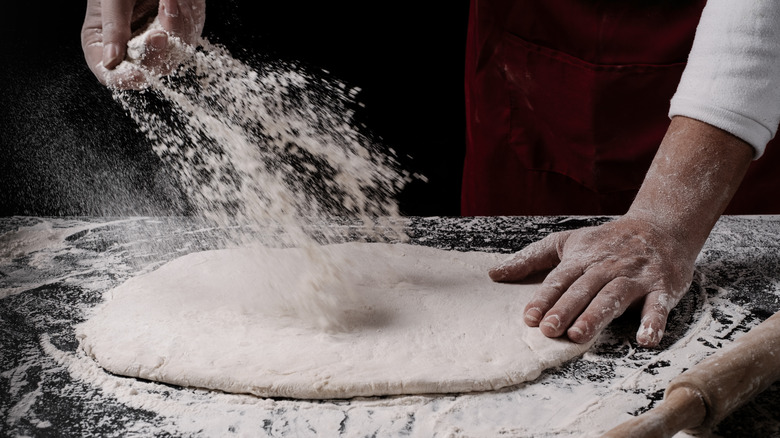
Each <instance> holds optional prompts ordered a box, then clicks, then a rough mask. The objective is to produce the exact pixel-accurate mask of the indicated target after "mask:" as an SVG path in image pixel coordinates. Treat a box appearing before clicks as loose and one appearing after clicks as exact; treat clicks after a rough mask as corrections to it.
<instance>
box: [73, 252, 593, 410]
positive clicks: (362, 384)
mask: <svg viewBox="0 0 780 438" xmlns="http://www.w3.org/2000/svg"><path fill="white" fill-rule="evenodd" d="M323 248H324V250H325V251H326V252H327V254H328V255H329V257H330V258H332V260H337V261H339V263H338V265H337V266H340V267H341V268H340V269H337V270H335V271H333V270H331V271H329V272H330V273H331V274H333V273H334V272H336V273H337V275H332V276H331V277H330V279H327V278H326V280H325V281H322V282H319V281H317V279H316V278H315V277H314V276H311V274H307V272H308V271H307V269H306V266H307V260H309V258H308V257H307V255H306V252H305V251H303V250H301V249H295V248H292V249H262V250H261V249H257V248H255V249H230V250H218V251H207V252H201V253H194V254H189V255H186V256H184V257H181V258H179V259H177V260H174V261H172V262H170V263H167V264H165V265H163V266H162V267H160V268H159V269H157V270H156V271H154V272H151V273H148V274H144V275H140V276H138V277H135V278H132V279H131V280H129V281H127V282H126V283H124V284H123V285H121V286H119V287H118V288H116V289H114V290H112V291H110V293H109V294H108V295H109V297H108V300H107V302H106V304H104V305H103V306H102V307H101V308H99V309H98V310H97V312H96V314H95V315H94V316H93V317H92V318H90V319H89V320H88V321H86V322H85V323H83V324H81V325H80V326H78V328H77V335H78V337H79V339H80V343H81V348H82V349H83V350H84V351H85V352H86V353H87V354H89V355H90V356H92V357H94V358H95V359H96V360H97V362H98V363H99V364H100V365H101V366H102V367H104V368H105V369H107V370H108V371H110V372H112V373H115V374H120V375H125V376H132V377H140V378H144V379H150V380H156V381H160V382H166V383H170V384H175V385H182V386H194V387H201V388H210V389H216V390H221V391H227V392H236V393H251V394H256V395H259V396H269V397H277V396H278V397H292V398H304V399H322V398H349V397H355V396H372V395H389V394H418V393H453V392H466V391H483V390H491V389H497V388H501V387H505V386H509V385H514V384H518V383H521V382H524V381H527V380H531V379H534V378H536V377H537V376H538V375H539V374H540V373H541V372H542V370H544V369H545V368H548V367H553V366H557V365H559V364H561V363H562V362H564V361H566V360H568V359H570V358H573V357H575V356H577V355H579V354H581V353H583V352H584V351H585V350H586V349H587V348H588V347H589V345H578V344H574V343H571V342H569V341H566V340H560V339H549V338H546V337H544V336H543V335H542V334H541V333H540V332H539V330H538V329H536V328H529V327H527V326H526V325H525V324H524V323H523V320H522V317H521V315H522V310H523V307H524V306H525V303H526V302H527V301H528V300H529V299H530V297H531V295H532V293H533V291H534V289H535V287H536V285H533V284H525V285H518V284H500V283H494V282H492V281H490V279H489V278H488V276H487V270H488V268H489V267H491V266H493V265H495V264H497V263H498V262H500V261H501V258H502V257H501V256H500V255H498V254H489V253H477V252H470V253H463V252H454V251H443V250H437V249H432V248H428V247H422V246H412V245H405V244H397V245H391V244H378V243H346V244H339V245H331V246H327V247H323ZM307 275H309V276H308V277H307ZM338 285H346V287H347V289H349V290H350V291H351V292H350V293H349V294H344V293H343V291H342V290H335V289H334V290H328V287H331V288H332V287H337V286H338ZM301 288H303V289H306V288H308V289H309V293H314V294H319V295H321V296H331V297H340V298H338V299H335V300H331V301H330V303H331V304H334V303H336V304H338V311H339V312H340V313H339V314H338V315H336V316H337V319H338V320H339V325H337V326H331V327H336V329H333V328H331V329H330V330H323V329H322V327H321V326H320V325H319V324H318V323H317V322H316V321H312V319H311V318H310V317H308V316H306V315H309V316H310V315H311V312H310V310H311V309H309V311H308V312H309V313H307V311H306V310H305V309H303V310H302V308H301V304H302V303H301V302H300V300H301V299H302V298H305V297H306V295H296V294H294V292H295V291H297V290H299V289H301ZM289 294H292V295H293V297H297V298H294V299H292V300H290V299H288V295H289ZM345 297H346V298H345ZM296 299H297V300H298V301H296ZM304 301H306V300H305V299H304Z"/></svg>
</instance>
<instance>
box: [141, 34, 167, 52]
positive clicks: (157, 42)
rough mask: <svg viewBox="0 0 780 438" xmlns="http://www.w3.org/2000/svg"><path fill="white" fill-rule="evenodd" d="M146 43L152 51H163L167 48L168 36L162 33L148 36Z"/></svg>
mask: <svg viewBox="0 0 780 438" xmlns="http://www.w3.org/2000/svg"><path fill="white" fill-rule="evenodd" d="M146 41H147V42H148V43H149V45H150V46H151V47H152V48H153V49H154V50H165V48H166V47H168V35H166V34H165V33H164V32H159V33H155V34H152V35H149V37H148V38H147V40H146Z"/></svg>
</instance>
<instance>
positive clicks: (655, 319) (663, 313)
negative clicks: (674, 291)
mask: <svg viewBox="0 0 780 438" xmlns="http://www.w3.org/2000/svg"><path fill="white" fill-rule="evenodd" d="M676 304H677V299H675V298H673V297H672V295H671V294H669V293H668V292H666V291H663V292H661V291H656V292H651V293H650V294H648V295H647V297H646V298H645V303H644V305H643V306H642V320H641V322H640V324H639V331H637V333H636V341H637V342H638V343H639V345H641V346H643V347H657V346H658V344H659V343H660V342H661V339H662V338H663V337H664V330H665V329H666V319H667V318H668V317H669V312H670V311H671V310H672V308H673V307H674V306H675V305H676Z"/></svg>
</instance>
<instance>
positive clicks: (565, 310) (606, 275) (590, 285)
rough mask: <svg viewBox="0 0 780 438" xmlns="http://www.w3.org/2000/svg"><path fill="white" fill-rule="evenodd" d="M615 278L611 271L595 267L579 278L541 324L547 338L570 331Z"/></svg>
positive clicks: (540, 327)
mask: <svg viewBox="0 0 780 438" xmlns="http://www.w3.org/2000/svg"><path fill="white" fill-rule="evenodd" d="M613 278H614V274H613V273H612V272H610V270H609V269H604V268H601V267H598V266H597V267H595V268H592V269H589V270H588V271H586V272H585V273H584V274H583V275H582V276H580V277H578V278H577V279H576V280H574V282H573V283H572V284H571V285H570V286H569V287H568V288H567V289H566V290H565V291H564V293H563V294H562V295H561V297H560V298H558V300H557V301H556V302H555V304H554V305H553V306H552V308H551V309H550V310H548V311H547V313H545V315H544V319H542V321H541V322H540V323H539V329H540V330H541V331H542V333H543V334H544V335H545V336H548V337H551V338H557V337H559V336H561V335H563V334H564V333H566V331H567V330H568V329H569V327H570V326H571V325H572V323H573V322H574V320H576V319H577V318H578V317H579V316H580V314H581V313H582V311H583V310H585V309H586V308H587V307H588V305H589V304H590V303H591V301H592V300H593V298H594V297H595V296H596V295H597V294H599V293H600V292H601V291H602V288H603V287H604V286H605V285H606V284H607V283H609V282H610V280H612V279H613Z"/></svg>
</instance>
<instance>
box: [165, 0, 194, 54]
mask: <svg viewBox="0 0 780 438" xmlns="http://www.w3.org/2000/svg"><path fill="white" fill-rule="evenodd" d="M204 10H205V4H204V3H203V2H202V1H199V0H161V1H160V6H159V11H158V14H157V16H158V17H159V20H160V24H161V25H162V27H163V29H165V30H166V31H168V32H170V33H171V34H172V35H175V36H177V37H179V38H181V39H182V41H184V42H185V43H187V44H194V43H195V42H196V41H197V38H198V37H199V36H200V33H201V31H202V30H203V22H204V21H205V20H204V19H205V13H204Z"/></svg>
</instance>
